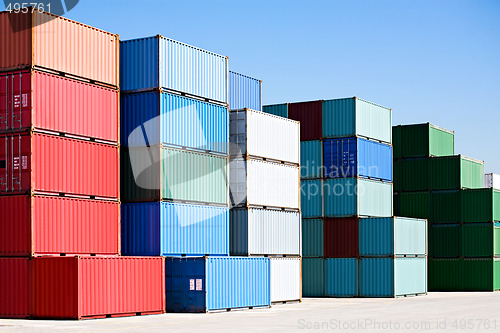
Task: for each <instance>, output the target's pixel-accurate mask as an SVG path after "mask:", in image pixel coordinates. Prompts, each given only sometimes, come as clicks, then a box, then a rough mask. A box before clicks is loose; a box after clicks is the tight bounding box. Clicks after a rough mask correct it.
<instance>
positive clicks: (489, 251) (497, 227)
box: [461, 223, 500, 258]
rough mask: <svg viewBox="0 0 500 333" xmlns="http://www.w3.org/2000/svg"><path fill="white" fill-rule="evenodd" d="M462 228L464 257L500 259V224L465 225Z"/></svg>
mask: <svg viewBox="0 0 500 333" xmlns="http://www.w3.org/2000/svg"><path fill="white" fill-rule="evenodd" d="M461 228H462V232H461V244H462V246H461V249H462V253H461V255H462V256H464V257H470V258H479V257H490V258H491V257H500V223H465V224H463V225H462V226H461Z"/></svg>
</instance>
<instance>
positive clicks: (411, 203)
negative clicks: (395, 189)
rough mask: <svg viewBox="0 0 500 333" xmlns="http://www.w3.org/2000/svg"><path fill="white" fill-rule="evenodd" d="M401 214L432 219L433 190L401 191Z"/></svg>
mask: <svg viewBox="0 0 500 333" xmlns="http://www.w3.org/2000/svg"><path fill="white" fill-rule="evenodd" d="M399 208H400V209H399V212H398V215H400V216H408V217H413V218H421V219H427V220H430V219H431V192H429V191H423V192H401V193H400V194H399Z"/></svg>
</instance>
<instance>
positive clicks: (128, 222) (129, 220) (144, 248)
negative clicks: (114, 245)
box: [121, 202, 161, 256]
mask: <svg viewBox="0 0 500 333" xmlns="http://www.w3.org/2000/svg"><path fill="white" fill-rule="evenodd" d="M121 211H122V220H121V243H122V255H124V256H159V255H160V242H161V241H160V203H159V202H147V203H123V204H122V205H121Z"/></svg>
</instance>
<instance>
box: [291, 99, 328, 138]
mask: <svg viewBox="0 0 500 333" xmlns="http://www.w3.org/2000/svg"><path fill="white" fill-rule="evenodd" d="M322 106H323V101H313V102H301V103H290V104H288V118H290V119H293V120H297V121H300V141H308V140H319V139H321V137H322V135H323V127H322V123H323V120H322Z"/></svg>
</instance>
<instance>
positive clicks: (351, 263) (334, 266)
mask: <svg viewBox="0 0 500 333" xmlns="http://www.w3.org/2000/svg"><path fill="white" fill-rule="evenodd" d="M358 270H359V267H358V259H326V260H325V295H326V296H332V297H354V296H357V295H358V284H359V282H358V274H359V273H358Z"/></svg>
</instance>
